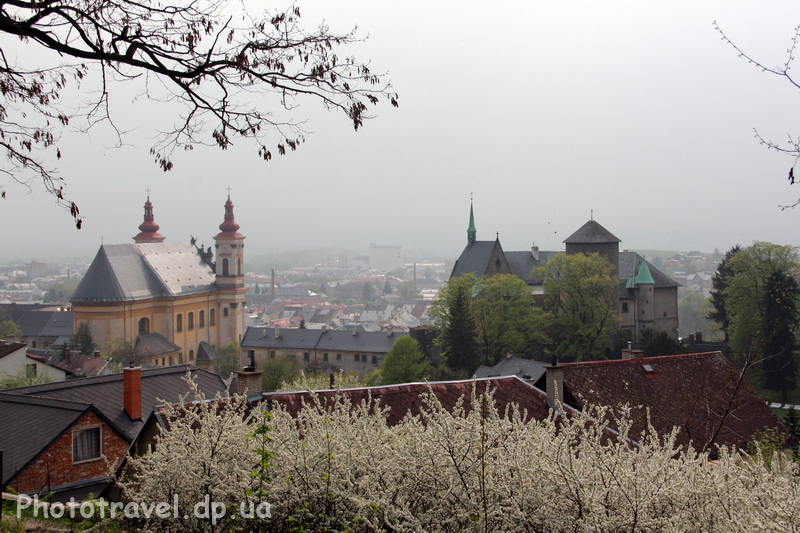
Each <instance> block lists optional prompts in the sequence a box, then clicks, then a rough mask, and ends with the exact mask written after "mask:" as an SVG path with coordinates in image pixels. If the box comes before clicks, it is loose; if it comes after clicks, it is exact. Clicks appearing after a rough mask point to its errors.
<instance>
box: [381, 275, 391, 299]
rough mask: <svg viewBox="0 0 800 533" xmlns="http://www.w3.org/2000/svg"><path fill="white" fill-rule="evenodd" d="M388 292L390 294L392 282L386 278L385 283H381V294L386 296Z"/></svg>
mask: <svg viewBox="0 0 800 533" xmlns="http://www.w3.org/2000/svg"><path fill="white" fill-rule="evenodd" d="M388 294H392V284H391V283H389V279H388V278H387V279H386V283H384V284H383V295H384V296H386V295H388Z"/></svg>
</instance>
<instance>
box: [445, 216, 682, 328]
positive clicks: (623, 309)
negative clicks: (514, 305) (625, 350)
mask: <svg viewBox="0 0 800 533" xmlns="http://www.w3.org/2000/svg"><path fill="white" fill-rule="evenodd" d="M476 237H477V231H476V229H475V216H474V213H473V209H472V205H470V208H469V227H468V229H467V246H466V247H465V248H464V251H463V252H461V256H460V257H459V258H458V260H457V261H456V263H455V265H454V266H453V272H452V274H451V275H450V277H451V278H455V277H458V276H461V275H463V274H467V273H472V274H475V275H476V276H477V277H479V278H480V277H484V276H493V275H494V274H514V275H515V276H517V277H518V278H520V279H522V280H523V281H525V283H527V284H528V285H529V286H530V287H531V288H532V290H533V291H534V292H537V293H541V292H542V287H541V282H540V281H539V280H537V279H534V277H533V275H532V272H533V270H534V269H535V268H537V267H540V266H544V265H545V264H546V263H547V261H549V260H550V259H551V258H552V257H553V256H554V255H556V254H557V253H564V252H553V251H540V250H539V247H538V246H532V247H531V249H530V251H521V252H505V251H503V247H502V246H501V245H500V237H499V236H498V237H497V238H496V239H495V240H494V241H479V240H477V238H476ZM620 242H621V241H620V240H619V239H618V238H617V237H615V236H614V235H613V234H612V233H611V232H610V231H608V230H607V229H606V228H604V227H603V226H601V225H600V224H599V223H598V222H597V221H595V220H594V219H592V220H589V221H588V222H586V223H585V224H584V225H583V226H581V227H580V228H579V229H578V230H577V231H576V232H575V233H573V234H572V235H570V236H569V237H567V238H566V239H565V240H564V244H565V246H566V253H567V255H569V254H578V253H583V254H591V253H597V254H600V255H601V256H603V257H605V258H606V259H607V260H608V262H609V263H611V266H612V267H613V270H614V274H615V276H616V277H617V279H618V280H619V284H618V290H617V293H616V296H617V297H616V299H615V301H614V302H612V305H614V307H615V309H616V311H617V316H618V317H619V327H620V328H621V329H623V330H628V331H630V332H631V335H632V338H633V339H637V338H638V337H639V335H640V334H641V332H642V331H643V330H644V329H653V330H655V331H664V332H666V333H668V334H670V335H671V336H673V337H675V338H677V337H678V286H679V284H678V282H677V281H675V280H673V279H672V278H670V277H669V276H667V275H666V274H664V273H663V272H661V271H660V270H658V269H657V268H656V267H655V266H653V264H651V263H650V262H648V261H647V259H645V258H644V257H642V256H641V255H639V254H638V253H636V252H629V251H627V250H625V251H622V252H620V251H619V243H620Z"/></svg>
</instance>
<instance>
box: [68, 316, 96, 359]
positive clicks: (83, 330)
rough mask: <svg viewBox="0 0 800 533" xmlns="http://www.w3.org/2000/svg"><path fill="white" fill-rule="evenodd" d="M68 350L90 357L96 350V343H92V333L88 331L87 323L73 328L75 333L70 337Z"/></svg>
mask: <svg viewBox="0 0 800 533" xmlns="http://www.w3.org/2000/svg"><path fill="white" fill-rule="evenodd" d="M70 348H72V349H73V350H79V351H80V352H81V353H82V354H85V355H92V354H93V353H94V351H95V350H96V349H97V343H96V342H94V337H93V336H92V331H91V330H90V329H89V323H88V322H81V323H80V324H78V327H77V328H75V333H74V334H73V335H72V340H71V341H70Z"/></svg>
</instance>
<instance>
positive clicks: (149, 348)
mask: <svg viewBox="0 0 800 533" xmlns="http://www.w3.org/2000/svg"><path fill="white" fill-rule="evenodd" d="M180 350H181V347H180V346H178V345H177V344H175V343H174V342H172V341H171V340H169V339H167V338H166V337H164V336H163V335H161V334H160V333H139V335H138V336H137V337H136V341H135V342H134V344H133V353H134V355H136V356H137V357H156V356H159V355H166V354H171V353H177V352H179V351H180Z"/></svg>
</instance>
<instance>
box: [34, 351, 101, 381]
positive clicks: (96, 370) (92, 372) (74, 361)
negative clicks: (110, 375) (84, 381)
mask: <svg viewBox="0 0 800 533" xmlns="http://www.w3.org/2000/svg"><path fill="white" fill-rule="evenodd" d="M28 353H30V350H28ZM107 365H108V359H105V358H103V357H93V356H90V355H82V354H80V353H76V354H73V353H69V354H67V356H66V357H64V358H63V359H61V360H60V361H59V362H57V363H55V366H57V367H58V368H60V369H61V370H64V371H66V372H69V373H71V374H83V375H84V376H96V375H97V374H100V373H101V372H103V370H105V368H106V366H107Z"/></svg>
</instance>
